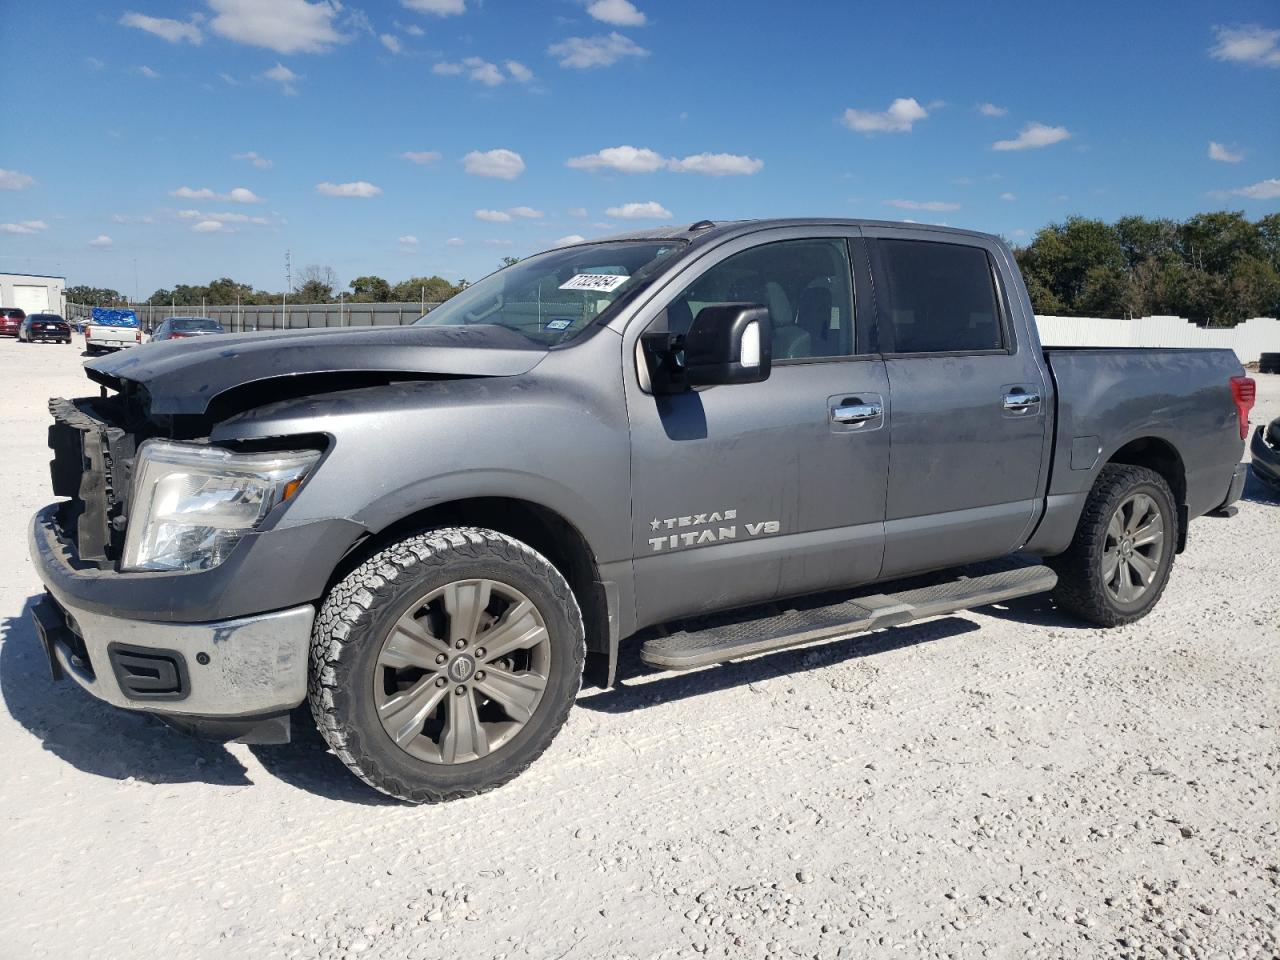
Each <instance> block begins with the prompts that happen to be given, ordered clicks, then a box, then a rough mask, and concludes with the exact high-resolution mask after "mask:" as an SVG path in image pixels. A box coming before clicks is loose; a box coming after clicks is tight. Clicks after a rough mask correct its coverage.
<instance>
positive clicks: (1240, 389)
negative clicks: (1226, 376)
mask: <svg viewBox="0 0 1280 960" xmlns="http://www.w3.org/2000/svg"><path fill="white" fill-rule="evenodd" d="M1257 398H1258V385H1257V384H1256V383H1254V382H1253V379H1252V378H1251V377H1232V378H1231V399H1232V400H1233V401H1235V405H1236V419H1237V420H1239V421H1240V439H1241V440H1243V439H1244V438H1245V437H1247V436H1249V411H1250V410H1252V409H1253V402H1254V400H1256V399H1257Z"/></svg>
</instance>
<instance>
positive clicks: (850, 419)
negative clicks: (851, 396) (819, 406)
mask: <svg viewBox="0 0 1280 960" xmlns="http://www.w3.org/2000/svg"><path fill="white" fill-rule="evenodd" d="M883 412H884V408H883V407H882V406H881V405H880V404H879V403H874V402H872V403H858V402H852V403H839V404H836V405H835V406H834V407H832V408H831V420H832V422H833V423H866V422H867V421H868V420H876V419H878V418H879V417H880V415H881V414H882V413H883Z"/></svg>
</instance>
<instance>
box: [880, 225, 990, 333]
mask: <svg viewBox="0 0 1280 960" xmlns="http://www.w3.org/2000/svg"><path fill="white" fill-rule="evenodd" d="M878 245H879V248H880V253H879V260H880V271H879V272H880V276H879V277H877V300H878V302H879V304H880V311H879V317H880V350H881V352H883V353H977V352H980V351H984V350H1001V349H1003V348H1004V338H1003V336H1002V334H1001V325H1000V311H999V308H998V307H997V300H996V287H995V278H994V277H993V275H992V271H991V263H990V261H989V259H988V258H987V253H986V251H985V250H983V249H982V248H980V247H970V246H964V245H961V244H957V243H935V242H932V241H924V240H881V241H879V244H878Z"/></svg>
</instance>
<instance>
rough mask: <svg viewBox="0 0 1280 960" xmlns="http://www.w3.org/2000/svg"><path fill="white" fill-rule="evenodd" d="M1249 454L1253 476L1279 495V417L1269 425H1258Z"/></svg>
mask: <svg viewBox="0 0 1280 960" xmlns="http://www.w3.org/2000/svg"><path fill="white" fill-rule="evenodd" d="M1249 452H1250V453H1251V454H1253V475H1254V476H1255V477H1257V478H1258V479H1259V480H1261V481H1262V482H1263V483H1265V484H1266V485H1267V486H1269V487H1271V489H1273V490H1275V491H1276V492H1277V493H1280V417H1276V419H1274V420H1272V421H1271V423H1270V425H1263V424H1259V425H1258V428H1257V429H1256V430H1254V431H1253V442H1252V443H1251V444H1249Z"/></svg>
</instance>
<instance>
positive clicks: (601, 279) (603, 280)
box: [560, 273, 631, 293]
mask: <svg viewBox="0 0 1280 960" xmlns="http://www.w3.org/2000/svg"><path fill="white" fill-rule="evenodd" d="M630 279H631V278H630V277H622V276H618V275H617V274H614V273H580V274H578V275H577V276H575V277H573V278H572V279H570V280H567V281H566V282H564V283H562V284H560V289H561V290H595V291H598V292H600V293H611V292H612V291H614V290H617V289H618V288H619V287H620V286H622V285H623V284H624V283H626V282H627V281H628V280H630Z"/></svg>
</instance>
